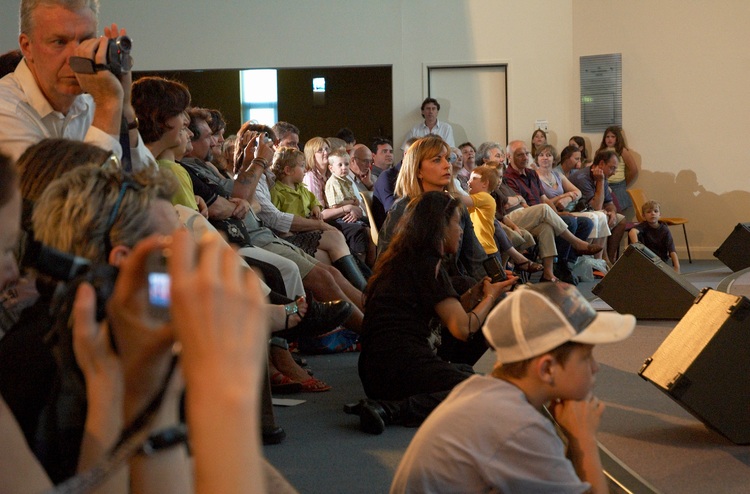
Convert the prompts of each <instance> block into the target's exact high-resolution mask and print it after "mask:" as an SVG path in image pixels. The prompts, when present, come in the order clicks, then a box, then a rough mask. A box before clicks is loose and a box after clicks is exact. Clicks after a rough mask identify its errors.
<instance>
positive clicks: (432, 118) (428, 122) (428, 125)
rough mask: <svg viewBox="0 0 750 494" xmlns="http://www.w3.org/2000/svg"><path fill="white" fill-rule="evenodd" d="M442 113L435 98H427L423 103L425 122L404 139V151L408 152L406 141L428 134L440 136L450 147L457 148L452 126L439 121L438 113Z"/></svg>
mask: <svg viewBox="0 0 750 494" xmlns="http://www.w3.org/2000/svg"><path fill="white" fill-rule="evenodd" d="M439 112H440V103H438V101H437V100H436V99H435V98H427V99H425V100H424V101H423V102H422V116H423V117H424V122H423V123H421V124H418V125H415V126H414V127H413V128H412V129H411V130H410V131H409V133H408V134H406V137H405V138H404V145H403V146H401V150H402V151H406V141H408V140H409V139H410V138H412V137H424V136H426V135H427V134H435V135H439V136H440V137H442V138H443V140H444V141H445V142H447V143H448V145H449V146H450V147H455V146H456V142H455V140H454V139H453V128H452V127H451V126H450V124H447V123H445V122H441V121H439V120H438V118H437V117H438V113H439Z"/></svg>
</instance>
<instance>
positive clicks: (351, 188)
mask: <svg viewBox="0 0 750 494" xmlns="http://www.w3.org/2000/svg"><path fill="white" fill-rule="evenodd" d="M349 160H350V157H349V154H348V153H347V152H346V150H344V149H335V150H333V151H331V153H330V154H329V155H328V169H329V170H330V171H331V176H330V177H329V178H328V181H326V186H325V194H326V202H328V208H329V209H336V208H343V206H346V205H352V206H354V207H353V208H352V209H351V211H350V212H349V213H346V214H345V215H344V216H342V217H341V218H338V219H336V220H335V221H336V227H337V228H339V229H340V230H341V231H342V232H343V234H344V237H346V242H347V244H349V248H350V249H351V251H352V254H354V255H355V257H356V258H357V259H359V260H360V261H361V264H360V267H361V268H364V267H365V266H362V264H365V265H366V266H369V267H372V266H373V265H374V264H375V244H374V243H372V240H371V237H370V223H369V220H368V218H367V215H366V213H365V210H364V208H363V206H362V201H363V199H362V196H361V195H360V193H359V189H358V188H357V185H356V184H355V183H354V182H353V181H352V179H351V178H350V177H349ZM368 271H369V270H368ZM366 276H368V277H369V274H368V275H366Z"/></svg>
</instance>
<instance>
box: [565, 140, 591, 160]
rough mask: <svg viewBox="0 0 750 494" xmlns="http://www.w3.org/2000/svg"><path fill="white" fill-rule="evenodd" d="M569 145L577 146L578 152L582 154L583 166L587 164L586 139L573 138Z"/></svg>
mask: <svg viewBox="0 0 750 494" xmlns="http://www.w3.org/2000/svg"><path fill="white" fill-rule="evenodd" d="M568 144H569V145H571V146H576V147H577V148H578V150H579V151H580V152H581V164H582V165H583V164H585V163H586V162H587V161H588V160H589V159H588V152H587V151H586V139H584V138H583V137H581V136H573V137H571V138H570V140H569V141H568Z"/></svg>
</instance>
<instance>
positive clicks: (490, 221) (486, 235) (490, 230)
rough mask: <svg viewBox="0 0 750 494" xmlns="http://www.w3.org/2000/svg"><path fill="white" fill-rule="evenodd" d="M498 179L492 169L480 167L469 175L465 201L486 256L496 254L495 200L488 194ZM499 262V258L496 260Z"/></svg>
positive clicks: (495, 185) (493, 188)
mask: <svg viewBox="0 0 750 494" xmlns="http://www.w3.org/2000/svg"><path fill="white" fill-rule="evenodd" d="M499 180H500V178H499V177H498V175H497V172H496V171H495V169H494V168H491V167H489V166H487V165H482V166H478V167H476V168H474V169H473V170H472V171H471V174H470V175H469V197H470V198H471V203H470V204H469V203H468V201H467V206H468V208H469V213H470V214H471V222H472V223H473V224H474V233H475V234H476V236H477V239H478V240H479V243H480V244H482V247H483V248H484V252H485V253H486V254H487V255H488V256H493V255H495V254H496V253H497V251H498V248H497V244H496V243H495V209H496V207H497V205H496V204H495V199H494V198H493V197H492V196H491V195H490V192H492V191H493V190H495V189H496V188H497V183H498V181H499ZM498 260H499V258H498Z"/></svg>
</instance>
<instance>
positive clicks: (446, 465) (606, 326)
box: [391, 282, 635, 493]
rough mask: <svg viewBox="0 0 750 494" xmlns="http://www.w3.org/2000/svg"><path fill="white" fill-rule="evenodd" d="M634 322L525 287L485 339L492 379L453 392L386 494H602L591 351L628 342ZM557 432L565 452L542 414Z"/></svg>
mask: <svg viewBox="0 0 750 494" xmlns="http://www.w3.org/2000/svg"><path fill="white" fill-rule="evenodd" d="M634 326H635V318H634V317H633V316H632V315H621V314H618V313H616V312H601V313H597V312H595V311H594V309H593V308H592V307H591V305H589V303H588V302H587V301H586V299H584V298H583V296H582V295H581V294H580V293H579V292H578V290H577V289H576V288H575V287H573V286H571V285H568V284H566V283H562V282H559V283H539V284H536V285H521V286H519V287H518V289H517V290H516V291H515V292H513V293H510V294H509V295H508V296H507V297H506V298H505V299H504V300H502V301H501V302H500V303H499V304H498V305H497V307H495V309H493V310H492V312H491V313H490V315H489V316H488V318H487V321H486V322H485V325H484V328H483V332H484V336H485V337H486V338H487V342H488V343H489V344H490V346H492V347H493V348H494V349H495V352H496V353H497V363H496V364H495V368H494V370H493V372H492V375H490V376H480V375H475V376H472V377H470V378H469V379H467V380H466V381H464V382H463V383H461V384H459V385H458V386H456V387H455V388H454V389H453V391H452V392H451V394H450V395H449V396H448V397H447V398H446V400H445V401H444V402H443V403H442V404H441V405H440V406H439V407H438V408H436V409H435V410H434V411H433V412H432V414H431V415H430V416H429V417H428V418H427V420H426V421H425V422H424V423H423V424H422V426H421V427H420V429H419V430H418V431H417V434H416V435H415V436H414V439H413V440H412V442H411V444H410V445H409V448H408V449H407V450H406V453H405V454H404V457H403V459H402V461H401V464H400V465H399V468H398V470H397V472H396V476H395V478H394V481H393V485H392V486H391V493H406V492H537V493H538V492H554V493H567V492H594V493H599V492H607V491H608V488H607V481H606V478H605V477H604V474H603V471H602V465H601V460H600V458H599V451H598V447H597V443H596V437H595V433H596V430H597V428H598V426H599V421H600V418H601V415H602V412H603V410H604V405H603V404H602V403H601V402H600V401H599V400H598V399H597V398H595V397H594V396H593V395H592V394H591V390H592V387H593V384H594V375H595V374H596V372H597V371H598V368H599V367H598V364H597V363H596V361H595V360H594V357H593V355H592V353H591V352H592V349H593V345H595V344H600V343H613V342H616V341H621V340H623V339H625V338H627V337H628V336H629V335H630V333H631V332H632V331H633V328H634ZM545 404H546V405H547V407H548V409H549V411H550V412H551V413H552V415H553V416H554V417H555V420H556V421H557V423H558V424H559V425H560V428H561V429H562V433H563V434H564V435H565V436H566V439H567V442H568V456H567V457H566V454H565V446H564V445H563V442H562V441H561V439H560V437H559V436H558V435H557V433H556V432H555V427H554V425H553V423H552V422H551V421H550V420H548V419H547V418H546V417H545V415H544V413H543V408H542V407H543V406H544V405H545Z"/></svg>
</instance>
